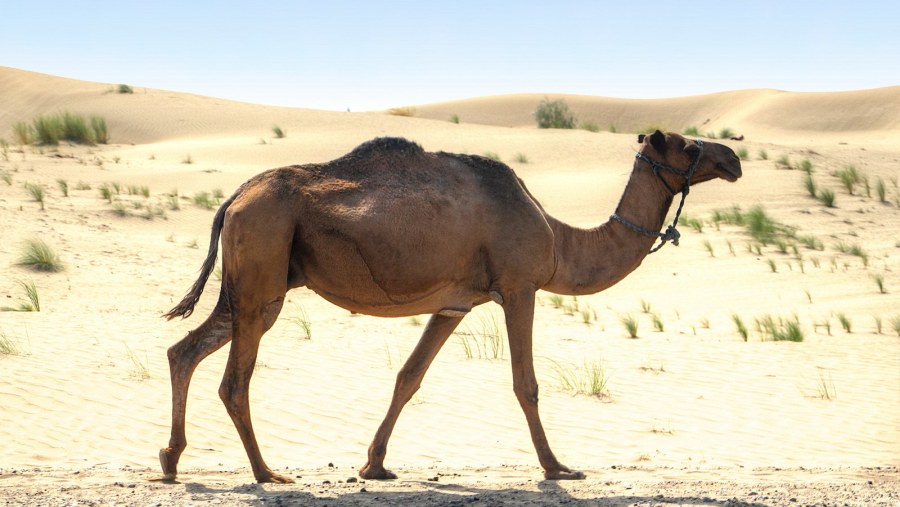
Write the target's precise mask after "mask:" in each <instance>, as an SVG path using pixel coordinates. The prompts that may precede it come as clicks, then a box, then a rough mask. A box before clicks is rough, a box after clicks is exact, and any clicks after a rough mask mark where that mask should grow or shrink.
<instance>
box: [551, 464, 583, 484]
mask: <svg viewBox="0 0 900 507" xmlns="http://www.w3.org/2000/svg"><path fill="white" fill-rule="evenodd" d="M584 477H585V475H584V472H582V471H580V470H569V469H568V468H566V467H562V468H560V469H559V470H556V471H554V472H551V471H549V470H548V471H545V472H544V478H545V479H547V480H551V481H580V480H583V479H584Z"/></svg>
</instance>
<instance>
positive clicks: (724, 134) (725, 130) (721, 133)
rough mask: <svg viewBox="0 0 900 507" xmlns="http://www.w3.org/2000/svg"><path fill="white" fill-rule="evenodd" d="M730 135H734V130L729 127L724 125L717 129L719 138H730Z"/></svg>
mask: <svg viewBox="0 0 900 507" xmlns="http://www.w3.org/2000/svg"><path fill="white" fill-rule="evenodd" d="M731 137H734V131H733V130H731V129H730V128H728V127H725V128H723V129H722V130H720V131H719V138H721V139H728V138H731Z"/></svg>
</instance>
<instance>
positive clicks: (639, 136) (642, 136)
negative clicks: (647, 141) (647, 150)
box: [638, 134, 646, 144]
mask: <svg viewBox="0 0 900 507" xmlns="http://www.w3.org/2000/svg"><path fill="white" fill-rule="evenodd" d="M644 137H646V136H645V135H644V134H638V142H639V143H641V144H644Z"/></svg>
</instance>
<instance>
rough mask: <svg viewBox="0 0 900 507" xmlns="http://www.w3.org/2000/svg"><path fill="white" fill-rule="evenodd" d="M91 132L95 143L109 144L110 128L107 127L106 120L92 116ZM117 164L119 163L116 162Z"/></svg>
mask: <svg viewBox="0 0 900 507" xmlns="http://www.w3.org/2000/svg"><path fill="white" fill-rule="evenodd" d="M91 132H92V133H93V140H94V142H95V143H98V144H109V127H107V126H106V120H105V119H104V118H103V117H100V116H91ZM116 163H117V164H118V163H119V162H118V161H116Z"/></svg>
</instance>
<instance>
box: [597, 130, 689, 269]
mask: <svg viewBox="0 0 900 507" xmlns="http://www.w3.org/2000/svg"><path fill="white" fill-rule="evenodd" d="M694 142H695V143H697V146H699V147H700V152H699V153H697V158H695V159H694V161H693V162H691V166H690V167H689V168H688V170H687V172H684V171H681V170H679V169H675V168H673V167H669V166H666V165H663V164H660V163H659V162H657V161H655V160H652V159H650V158H648V157H647V156H646V155H644V154H643V153H635V155H634V156H635V158H637V159H639V160H643V161H644V162H647V163H648V164H650V167H651V168H652V169H653V174H655V175H656V177H657V178H659V179H660V181H662V183H663V185H665V186H666V189H668V190H669V191H670V192H672V194H673V195H674V194H675V192H674V191H672V187H670V186H669V184H668V183H666V180H664V179H663V177H662V176H660V175H659V170H660V169H663V170H666V171H669V172H671V173H675V174H677V175H679V176H683V177H684V178H685V179H684V186H683V187H682V188H681V202H679V203H678V209H677V210H676V211H675V218H674V219H673V220H672V225H670V226H668V227H666V230H665V232H658V231H652V230H650V229H646V228H644V227H641V226H640V225H637V224H633V223H631V222H629V221H628V220H625V219H624V218H622V217H621V216H619V214H618V213H613V214H612V215H610V216H609V218H610V219H611V220H615V221H617V222H619V223H620V224H622V225H624V226H625V227H627V228H629V229H631V230H632V231H634V232H636V233H638V234H643V235H644V236H650V237H651V238H659V240H660V242H659V244H658V245H656V246H655V247H653V248H651V249H650V252H649V253H656V252H658V251H659V249H660V248H662V247H663V246H665V245H666V243H668V242H669V241H671V242H672V244H673V245H675V246H678V240H680V239H681V233H680V232H678V229H677V227H678V219H679V218H681V210H682V209H684V201H685V199H687V195H688V193H690V191H691V178H693V176H694V172H696V171H697V165H698V164H699V163H700V156H701V155H703V141H701V140H700V139H695V140H694Z"/></svg>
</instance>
